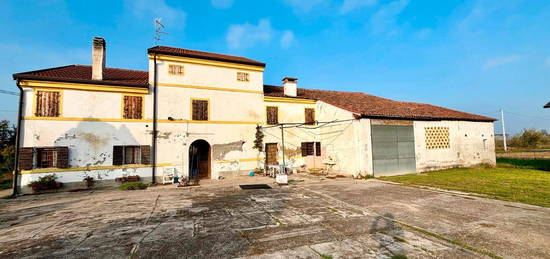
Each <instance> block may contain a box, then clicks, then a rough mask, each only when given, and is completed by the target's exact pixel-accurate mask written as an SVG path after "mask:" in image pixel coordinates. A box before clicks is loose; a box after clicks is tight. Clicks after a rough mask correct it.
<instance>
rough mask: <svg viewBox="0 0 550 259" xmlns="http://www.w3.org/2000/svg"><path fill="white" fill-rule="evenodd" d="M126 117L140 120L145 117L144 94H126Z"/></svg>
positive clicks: (124, 110) (124, 115)
mask: <svg viewBox="0 0 550 259" xmlns="http://www.w3.org/2000/svg"><path fill="white" fill-rule="evenodd" d="M123 105H124V107H123V117H124V119H131V120H138V119H142V118H143V96H131V95H125V96H124V104H123Z"/></svg>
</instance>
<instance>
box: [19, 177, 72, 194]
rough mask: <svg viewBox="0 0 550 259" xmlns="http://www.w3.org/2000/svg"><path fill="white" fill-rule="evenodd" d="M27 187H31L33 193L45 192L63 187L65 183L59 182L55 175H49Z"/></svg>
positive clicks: (39, 178)
mask: <svg viewBox="0 0 550 259" xmlns="http://www.w3.org/2000/svg"><path fill="white" fill-rule="evenodd" d="M27 186H29V187H31V188H32V190H33V191H35V192H38V191H45V190H55V189H59V188H61V187H63V183H60V182H58V181H57V176H56V175H55V174H49V175H45V176H42V177H38V179H37V180H34V181H32V182H30V183H29V184H28V185H27Z"/></svg>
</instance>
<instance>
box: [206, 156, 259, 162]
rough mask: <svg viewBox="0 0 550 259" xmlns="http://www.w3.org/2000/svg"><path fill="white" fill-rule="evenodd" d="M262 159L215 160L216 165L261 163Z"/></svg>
mask: <svg viewBox="0 0 550 259" xmlns="http://www.w3.org/2000/svg"><path fill="white" fill-rule="evenodd" d="M262 160H263V158H261V157H260V158H242V159H234V160H216V163H233V162H235V161H239V162H254V161H262Z"/></svg>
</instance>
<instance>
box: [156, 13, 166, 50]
mask: <svg viewBox="0 0 550 259" xmlns="http://www.w3.org/2000/svg"><path fill="white" fill-rule="evenodd" d="M162 29H164V24H162V18H155V45H159V41H160V40H161V36H162V34H168V33H167V32H163V31H162Z"/></svg>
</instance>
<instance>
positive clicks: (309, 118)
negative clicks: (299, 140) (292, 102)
mask: <svg viewBox="0 0 550 259" xmlns="http://www.w3.org/2000/svg"><path fill="white" fill-rule="evenodd" d="M305 118H306V122H305V123H306V124H307V125H313V124H315V109H311V108H306V109H305Z"/></svg>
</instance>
